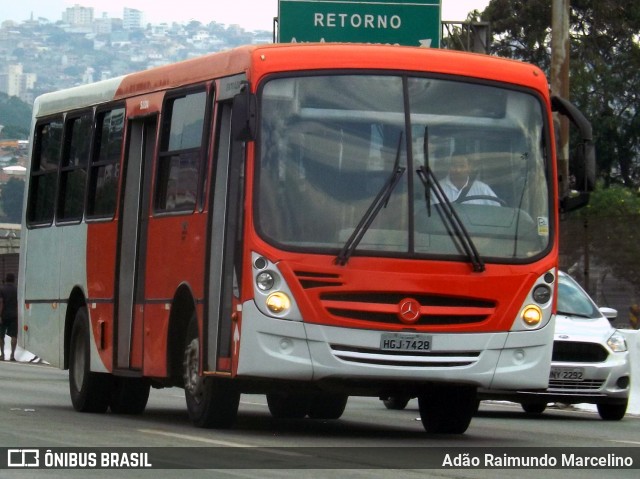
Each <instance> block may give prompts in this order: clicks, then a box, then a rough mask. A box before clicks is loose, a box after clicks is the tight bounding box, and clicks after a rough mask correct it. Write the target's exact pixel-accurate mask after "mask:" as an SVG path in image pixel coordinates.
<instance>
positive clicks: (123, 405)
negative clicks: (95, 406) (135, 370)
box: [109, 377, 151, 414]
mask: <svg viewBox="0 0 640 479" xmlns="http://www.w3.org/2000/svg"><path fill="white" fill-rule="evenodd" d="M150 389H151V384H150V383H149V381H148V380H147V379H144V378H123V377H114V378H113V387H112V388H111V397H110V401H109V407H110V408H111V412H113V413H114V414H142V413H143V412H144V409H145V407H147V401H148V400H149V390H150Z"/></svg>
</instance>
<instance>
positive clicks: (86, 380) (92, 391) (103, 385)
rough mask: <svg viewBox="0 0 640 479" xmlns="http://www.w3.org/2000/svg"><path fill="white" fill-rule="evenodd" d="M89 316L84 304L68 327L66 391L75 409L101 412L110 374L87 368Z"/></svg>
mask: <svg viewBox="0 0 640 479" xmlns="http://www.w3.org/2000/svg"><path fill="white" fill-rule="evenodd" d="M90 341H91V337H90V335H89V316H88V315H87V310H86V309H85V308H80V309H79V310H78V312H77V313H76V317H75V320H74V322H73V328H72V329H71V344H70V347H69V392H70V394H71V403H72V404H73V407H74V409H75V410H76V411H80V412H99V413H102V412H105V411H106V410H107V408H108V407H109V397H110V395H111V386H112V381H113V377H112V376H111V375H110V374H104V373H95V372H91V366H90V364H91V362H90V351H89V345H90Z"/></svg>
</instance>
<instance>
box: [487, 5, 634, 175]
mask: <svg viewBox="0 0 640 479" xmlns="http://www.w3.org/2000/svg"><path fill="white" fill-rule="evenodd" d="M551 3H552V0H492V1H491V3H490V4H489V5H488V6H487V8H486V9H485V10H484V12H483V13H482V20H484V21H489V22H490V23H491V26H492V31H493V34H494V43H493V45H492V53H495V54H497V55H500V56H505V57H509V58H515V59H519V60H523V61H527V62H531V63H534V64H536V65H538V66H539V67H541V68H542V69H543V70H544V71H546V72H547V73H548V72H549V70H550V65H551V56H550V55H551V48H550V42H551ZM639 31H640V3H638V2H629V1H626V0H571V17H570V32H571V33H570V34H571V53H570V55H571V67H570V70H571V73H570V76H571V84H570V90H571V101H572V102H573V103H575V104H576V106H578V108H580V109H581V110H582V111H583V112H584V113H585V114H586V115H587V117H589V118H591V119H592V120H593V121H592V123H593V129H594V136H595V143H596V151H597V158H598V170H599V174H600V176H602V177H603V178H604V179H605V185H606V186H609V185H610V184H611V183H612V182H616V181H618V182H622V183H624V184H625V185H626V186H629V187H631V186H635V185H637V184H638V182H639V181H640V175H639V171H638V170H639V168H638V153H639V152H640V117H639V116H638V113H639V112H638V105H639V101H640V97H639V95H640V45H639V43H638V32H639Z"/></svg>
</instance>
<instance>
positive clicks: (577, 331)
mask: <svg viewBox="0 0 640 479" xmlns="http://www.w3.org/2000/svg"><path fill="white" fill-rule="evenodd" d="M614 331H615V328H614V327H613V326H611V323H609V320H608V319H607V318H605V317H604V316H601V317H599V318H581V317H578V316H565V315H562V314H558V315H557V316H556V329H555V340H556V341H582V342H591V343H596V342H597V343H604V344H606V341H607V339H609V338H610V337H611V335H612V334H613V333H614Z"/></svg>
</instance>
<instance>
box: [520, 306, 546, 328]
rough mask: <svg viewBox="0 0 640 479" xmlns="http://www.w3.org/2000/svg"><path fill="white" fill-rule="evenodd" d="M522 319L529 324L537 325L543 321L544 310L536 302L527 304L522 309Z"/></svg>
mask: <svg viewBox="0 0 640 479" xmlns="http://www.w3.org/2000/svg"><path fill="white" fill-rule="evenodd" d="M522 320H523V321H524V322H525V323H526V324H527V326H537V325H538V324H540V321H542V310H541V309H540V308H539V307H538V306H536V305H535V304H530V305H528V306H525V308H524V309H523V310H522Z"/></svg>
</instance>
